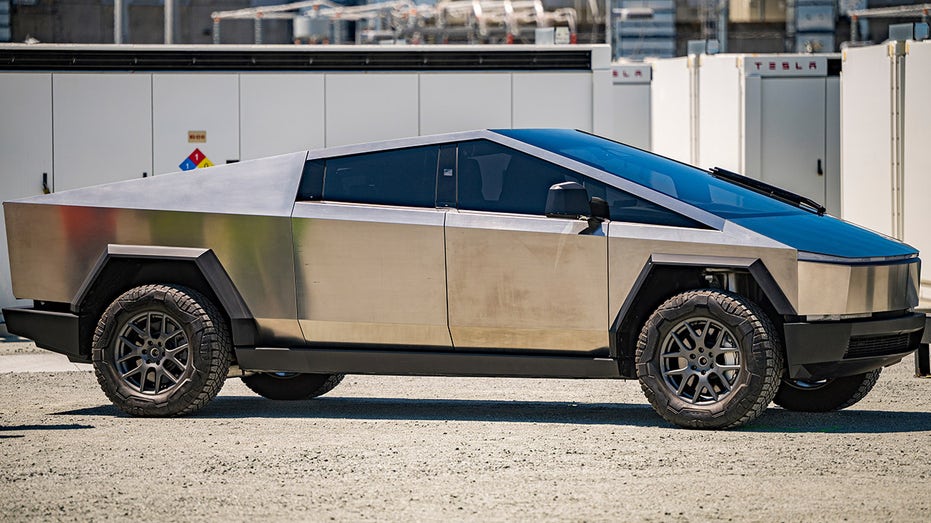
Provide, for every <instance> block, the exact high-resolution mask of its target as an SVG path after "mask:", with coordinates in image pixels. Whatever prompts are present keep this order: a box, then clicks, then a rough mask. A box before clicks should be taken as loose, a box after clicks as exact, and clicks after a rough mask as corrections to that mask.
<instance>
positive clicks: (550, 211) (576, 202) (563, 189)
mask: <svg viewBox="0 0 931 523" xmlns="http://www.w3.org/2000/svg"><path fill="white" fill-rule="evenodd" d="M591 214H592V208H591V204H589V200H588V191H587V190H585V187H583V186H582V184H580V183H576V182H563V183H556V184H553V185H552V186H551V187H550V190H549V192H548V193H547V195H546V217H547V218H569V219H578V218H582V217H587V216H591Z"/></svg>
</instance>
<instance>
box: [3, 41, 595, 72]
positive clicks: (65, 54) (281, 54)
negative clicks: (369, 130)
mask: <svg viewBox="0 0 931 523" xmlns="http://www.w3.org/2000/svg"><path fill="white" fill-rule="evenodd" d="M547 69H551V70H567V69H568V70H591V50H589V49H578V50H575V49H572V50H566V49H554V50H533V51H528V50H514V51H511V50H506V51H487V50H481V49H480V48H477V49H476V50H474V51H473V50H469V51H458V50H457V51H451V50H430V49H429V48H426V49H422V50H407V51H363V50H360V51H355V50H335V51H319V50H317V51H305V50H303V49H301V48H300V47H299V46H296V47H295V49H293V50H288V51H283V50H279V49H274V50H236V51H234V50H224V49H216V50H213V49H206V50H204V49H191V50H173V49H112V50H105V49H60V48H59V49H54V48H53V49H22V48H17V49H0V70H78V71H113V70H118V71H168V70H171V71H177V70H191V71H274V70H287V71H378V70H381V71H434V70H447V71H479V70H480V71H487V70H547Z"/></svg>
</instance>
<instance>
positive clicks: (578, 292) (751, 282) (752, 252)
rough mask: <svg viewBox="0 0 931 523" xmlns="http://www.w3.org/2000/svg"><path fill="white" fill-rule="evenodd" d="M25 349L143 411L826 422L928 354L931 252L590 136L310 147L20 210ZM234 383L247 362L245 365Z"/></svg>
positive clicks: (15, 217)
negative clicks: (543, 406)
mask: <svg viewBox="0 0 931 523" xmlns="http://www.w3.org/2000/svg"><path fill="white" fill-rule="evenodd" d="M4 212H5V215H6V224H7V235H8V243H9V250H10V265H11V272H12V281H13V289H14V293H15V294H16V296H17V297H19V298H26V299H32V300H34V307H31V308H25V309H5V310H4V311H3V312H4V315H5V317H6V320H7V323H8V328H9V330H10V331H11V332H13V333H16V334H20V335H22V336H25V337H29V338H32V339H34V340H35V341H36V343H37V344H38V345H39V346H40V347H44V348H47V349H50V350H53V351H56V352H61V353H64V354H67V355H68V356H69V357H70V358H71V359H72V360H74V361H84V362H90V361H92V362H93V363H94V365H95V368H96V371H97V375H98V378H99V379H100V381H101V384H102V386H103V388H104V390H105V391H106V392H107V394H108V396H109V397H110V398H111V399H112V400H113V401H114V402H115V403H116V404H117V405H118V406H120V407H121V408H123V409H124V410H127V411H129V412H131V413H134V414H138V415H175V414H184V413H188V412H192V411H193V410H196V409H197V408H200V407H201V406H203V405H204V404H206V403H207V402H208V401H209V400H210V399H211V398H212V397H213V395H215V394H216V392H217V391H218V390H219V388H220V386H221V385H222V382H223V379H224V378H225V377H226V376H227V374H230V375H234V374H235V375H239V376H243V379H244V380H246V383H247V384H248V385H249V386H250V387H252V388H253V389H254V390H256V391H257V392H259V393H260V394H263V395H265V396H267V397H273V398H283V399H285V398H286V399H298V398H309V397H313V396H317V395H319V394H322V393H324V392H326V391H328V390H330V389H331V388H332V387H333V386H335V385H336V383H338V381H339V379H340V378H341V376H342V375H343V374H345V373H370V374H414V375H467V376H528V377H579V378H629V379H640V381H641V384H642V385H643V387H644V391H645V393H646V395H647V397H648V399H649V400H650V402H651V403H652V404H653V406H654V408H656V410H657V412H659V413H660V414H661V415H662V416H663V417H664V418H666V419H667V420H669V421H671V422H673V423H676V424H679V425H683V426H689V427H708V428H724V427H733V426H737V425H740V424H742V423H746V422H748V421H750V420H752V419H753V418H755V417H756V416H757V415H759V414H760V413H761V412H762V411H763V409H765V407H766V405H767V404H769V402H770V401H772V400H773V399H774V398H775V400H776V402H777V403H779V404H781V405H783V406H784V407H786V408H793V409H799V410H833V409H836V408H843V407H845V406H847V405H849V404H852V403H853V402H855V401H857V400H859V399H860V398H861V397H862V396H863V395H865V394H866V392H868V391H869V389H870V388H871V387H872V384H873V383H875V380H876V378H877V377H878V374H879V369H881V368H882V367H883V366H885V365H889V364H891V363H894V362H897V361H899V360H900V359H901V358H903V357H904V356H906V355H908V354H909V353H911V352H912V351H914V350H915V348H916V347H917V345H918V343H919V341H920V339H921V336H922V332H923V328H924V317H923V316H922V315H920V314H917V313H915V312H914V308H915V306H916V305H917V302H918V298H917V285H918V273H919V263H920V262H919V259H918V253H917V252H916V251H915V250H914V249H912V248H911V247H909V246H907V245H905V244H902V243H899V242H897V241H895V240H892V239H889V238H886V237H884V236H881V235H878V234H875V233H872V232H869V231H866V230H864V229H861V228H858V227H856V226H854V225H852V224H849V223H846V222H843V221H841V220H839V219H836V218H834V217H831V216H828V215H825V214H824V210H823V208H820V206H819V205H818V204H817V203H815V202H812V201H810V200H807V199H805V198H802V197H798V196H796V195H793V194H791V193H788V192H786V191H781V190H779V189H777V188H774V187H771V186H768V185H765V184H762V183H759V182H756V181H754V180H750V179H746V178H745V177H742V176H740V175H736V174H733V173H729V172H727V171H724V170H720V169H712V170H711V171H710V172H708V171H702V170H699V169H696V168H693V167H690V166H687V165H684V164H680V163H677V162H674V161H672V160H669V159H666V158H662V157H659V156H655V155H652V154H650V153H647V152H645V151H641V150H639V149H636V148H632V147H628V146H625V145H622V144H618V143H616V142H612V141H609V140H606V139H603V138H599V137H597V136H593V135H590V134H587V133H583V132H580V131H570V130H502V131H474V132H466V133H455V134H447V135H438V136H427V137H419V138H411V139H406V140H395V141H388V142H380V143H372V144H364V145H355V146H345V147H336V148H329V149H323V150H316V151H310V152H300V153H294V154H288V155H283V156H276V157H272V158H267V159H261V160H254V161H249V162H242V163H238V164H231V165H225V166H218V167H211V168H209V169H206V170H198V171H196V172H187V173H177V174H170V175H162V176H157V177H153V178H147V179H141V180H133V181H127V182H120V183H114V184H108V185H101V186H97V187H91V188H87V189H77V190H73V191H65V192H61V193H55V194H50V195H45V196H38V197H33V198H27V199H23V200H18V201H13V202H6V203H5V204H4ZM231 366H232V370H228V369H229V368H230V367H231Z"/></svg>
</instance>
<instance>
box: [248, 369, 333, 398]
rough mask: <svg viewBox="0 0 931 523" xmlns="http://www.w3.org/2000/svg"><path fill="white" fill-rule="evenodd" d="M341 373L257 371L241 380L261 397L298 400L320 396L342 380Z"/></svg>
mask: <svg viewBox="0 0 931 523" xmlns="http://www.w3.org/2000/svg"><path fill="white" fill-rule="evenodd" d="M343 377H344V375H343V374H297V373H266V372H257V373H255V374H250V375H249V376H243V378H242V381H243V383H245V384H246V386H247V387H249V388H250V389H251V390H252V392H255V393H256V394H258V395H259V396H262V397H263V398H268V399H270V400H282V401H298V400H307V399H310V398H316V397H317V396H322V395H324V394H326V393H327V392H330V391H331V390H333V389H334V388H335V387H336V386H337V385H339V382H341V381H343Z"/></svg>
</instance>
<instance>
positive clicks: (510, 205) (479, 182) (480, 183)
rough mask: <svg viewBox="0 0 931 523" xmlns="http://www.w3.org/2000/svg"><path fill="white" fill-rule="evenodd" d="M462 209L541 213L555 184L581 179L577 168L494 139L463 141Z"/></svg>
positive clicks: (460, 172) (460, 182)
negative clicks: (489, 140) (508, 146)
mask: <svg viewBox="0 0 931 523" xmlns="http://www.w3.org/2000/svg"><path fill="white" fill-rule="evenodd" d="M458 175H459V208H460V209H468V210H473V211H498V212H512V213H519V214H540V215H542V214H543V213H544V211H545V210H546V194H547V191H549V188H550V186H551V185H553V184H554V183H561V182H569V181H573V182H578V181H580V176H579V175H578V174H577V173H574V172H573V171H570V170H568V169H564V168H562V167H559V166H558V165H554V164H551V163H549V162H547V161H544V160H541V159H539V158H535V157H533V156H530V155H528V154H524V153H522V152H520V151H515V150H513V149H509V148H507V147H504V146H502V145H498V144H496V143H493V142H487V141H476V142H465V143H461V144H459V172H458Z"/></svg>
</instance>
